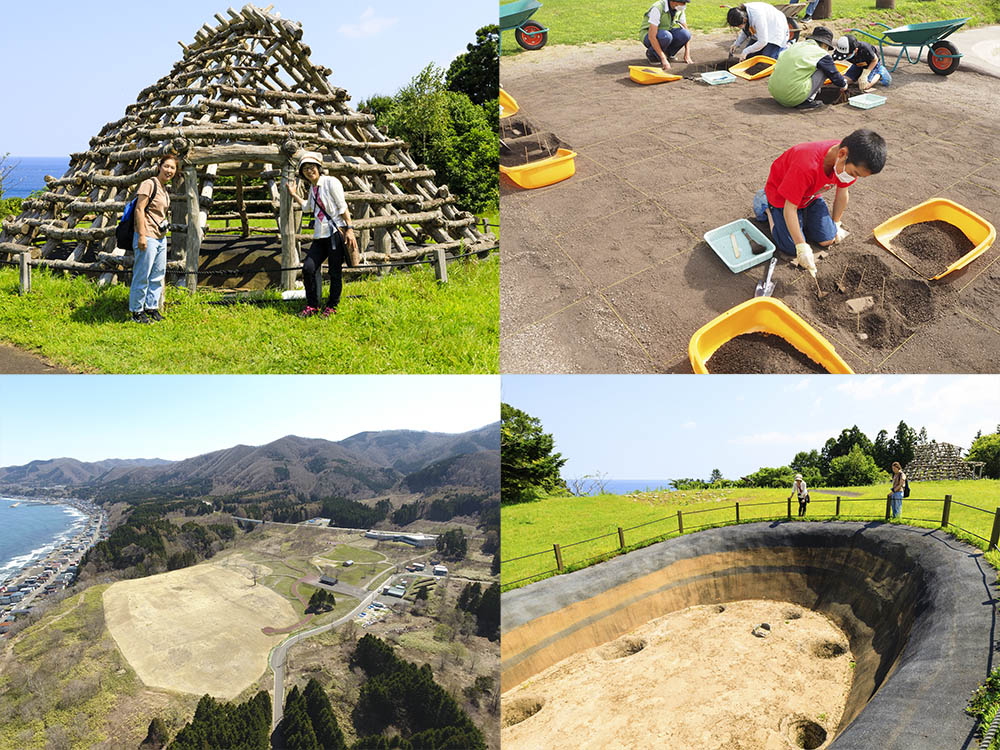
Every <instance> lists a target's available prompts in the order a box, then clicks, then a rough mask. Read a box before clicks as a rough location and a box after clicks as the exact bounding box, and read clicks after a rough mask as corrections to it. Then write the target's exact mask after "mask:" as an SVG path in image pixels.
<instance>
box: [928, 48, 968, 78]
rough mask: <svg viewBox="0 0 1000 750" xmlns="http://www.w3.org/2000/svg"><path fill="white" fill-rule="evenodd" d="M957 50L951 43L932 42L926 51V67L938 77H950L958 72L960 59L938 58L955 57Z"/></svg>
mask: <svg viewBox="0 0 1000 750" xmlns="http://www.w3.org/2000/svg"><path fill="white" fill-rule="evenodd" d="M957 54H958V48H957V47H956V46H955V45H954V44H952V43H951V42H943V41H942V42H934V44H932V45H931V46H930V48H929V49H928V50H927V65H928V66H930V69H931V70H933V71H934V72H935V73H937V74H938V75H939V76H950V75H951V74H952V73H954V72H955V71H956V70H958V61H959V60H961V59H962V58H960V57H939V55H957Z"/></svg>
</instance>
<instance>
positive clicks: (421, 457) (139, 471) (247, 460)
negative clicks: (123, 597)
mask: <svg viewBox="0 0 1000 750" xmlns="http://www.w3.org/2000/svg"><path fill="white" fill-rule="evenodd" d="M58 486H62V487H68V488H78V489H79V490H80V491H81V494H87V495H91V496H93V497H96V498H97V499H102V498H104V499H112V498H114V497H115V496H124V495H128V494H130V493H133V492H146V491H149V490H151V489H155V494H156V495H157V496H165V497H166V496H171V495H175V496H186V495H192V494H197V495H209V496H211V495H234V494H247V493H253V494H273V493H290V494H294V495H296V496H298V497H301V498H310V499H322V498H325V497H330V496H340V497H345V498H348V499H352V500H363V499H366V498H371V497H374V496H376V495H378V494H380V493H388V492H391V491H397V490H398V491H403V492H419V493H422V494H424V495H428V496H429V495H432V494H434V493H435V492H439V491H441V490H444V489H446V488H464V489H473V490H476V491H480V492H483V493H485V494H486V495H487V496H492V495H494V494H496V495H498V494H499V491H500V423H499V422H494V423H493V424H489V425H486V426H485V427H481V428H479V429H477V430H471V431H469V432H463V433H459V434H449V433H439V432H420V431H414V430H385V431H380V432H360V433H358V434H356V435H352V436H351V437H349V438H346V439H344V440H340V441H337V442H332V441H329V440H321V439H316V438H302V437H297V436H295V435H288V436H286V437H283V438H280V439H278V440H275V441H273V442H271V443H267V444H266V445H260V446H249V445H235V446H233V447H231V448H225V449H223V450H218V451H212V452H211V453H205V454H202V455H200V456H194V457H193V458H187V459H184V460H181V461H164V460H162V459H156V458H153V459H106V460H103V461H95V462H84V461H78V460H77V459H74V458H53V459H47V460H44V461H31V462H30V463H27V464H24V465H22V466H7V467H0V489H3V490H5V491H8V492H26V491H30V490H40V489H44V488H53V487H58Z"/></svg>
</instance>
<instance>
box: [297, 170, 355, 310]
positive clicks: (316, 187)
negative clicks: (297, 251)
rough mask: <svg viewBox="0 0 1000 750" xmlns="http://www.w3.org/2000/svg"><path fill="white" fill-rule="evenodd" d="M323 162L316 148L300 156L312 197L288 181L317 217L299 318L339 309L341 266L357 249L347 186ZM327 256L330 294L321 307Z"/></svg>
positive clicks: (302, 173) (301, 173)
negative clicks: (318, 278) (324, 168)
mask: <svg viewBox="0 0 1000 750" xmlns="http://www.w3.org/2000/svg"><path fill="white" fill-rule="evenodd" d="M322 166H323V162H322V160H321V159H320V155H319V154H317V153H314V152H306V153H305V154H303V155H302V157H301V158H300V159H299V177H301V178H303V179H304V180H305V181H306V182H307V183H308V191H309V198H308V199H306V200H302V199H301V198H300V197H299V195H298V192H297V188H298V185H296V184H292V183H286V186H287V188H288V193H289V195H291V196H292V198H293V199H294V200H295V201H297V202H298V204H299V205H300V206H301V207H302V210H303V211H311V212H312V213H313V214H314V216H315V217H316V221H315V227H314V229H313V242H312V245H311V246H310V248H309V252H308V253H307V254H306V259H305V261H304V262H303V263H302V277H303V281H304V283H305V287H306V306H305V309H304V310H302V312H300V313H299V317H300V318H308V317H310V316H312V315H316V314H317V313H319V314H320V316H321V317H323V318H329V317H330V316H331V315H332V314H334V313H336V312H337V305H338V304H340V293H341V291H342V289H343V279H342V277H341V267H342V266H343V265H344V262H345V260H347V259H348V252H350V253H351V255H352V256H353V255H354V254H355V253H357V250H358V241H357V239H356V238H355V237H354V229H353V228H352V227H351V216H350V213H349V212H348V209H347V201H346V200H344V188H343V186H342V185H341V184H340V180H338V179H337V178H336V177H331V176H329V175H324V174H323V173H322V172H321V171H320V170H321V169H322ZM345 243H346V247H345ZM327 259H329V268H330V297H329V299H328V300H327V303H326V307H325V308H324V309H323V310H322V311H320V309H319V293H318V291H317V285H316V275H317V274H318V273H321V271H320V267H321V266H322V265H323V261H324V260H327Z"/></svg>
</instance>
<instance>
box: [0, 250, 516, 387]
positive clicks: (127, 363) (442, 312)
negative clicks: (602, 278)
mask: <svg viewBox="0 0 1000 750" xmlns="http://www.w3.org/2000/svg"><path fill="white" fill-rule="evenodd" d="M499 269H500V263H499V258H498V256H497V255H496V254H494V255H492V256H491V257H490V258H489V259H488V260H485V261H478V262H463V261H459V262H456V263H453V264H451V265H449V267H448V278H449V282H448V283H447V284H444V285H439V284H438V283H437V282H436V281H435V279H434V273H433V271H432V270H431V269H430V268H428V267H420V268H419V270H415V271H413V272H409V273H392V274H390V275H388V276H385V277H382V278H371V279H367V280H362V281H357V282H352V283H350V284H347V285H345V288H344V298H343V301H342V303H341V306H340V310H339V313H338V314H337V315H336V317H334V318H331V319H330V320H322V319H320V318H318V317H314V318H310V319H308V320H300V319H299V318H297V317H296V315H295V313H297V312H298V310H299V309H300V308H301V307H302V305H303V302H302V301H295V302H284V301H282V300H281V298H280V295H279V293H278V292H277V291H272V292H265V293H262V296H263V299H260V300H257V301H254V302H236V303H235V304H218V303H219V302H220V300H221V299H222V295H221V294H219V293H213V292H198V293H197V294H194V295H191V294H188V293H187V292H185V291H184V290H183V289H180V288H177V287H173V286H170V287H168V288H167V307H166V311H165V314H166V316H167V320H166V321H164V322H163V323H157V324H154V325H137V324H133V323H131V322H128V318H127V307H128V304H127V300H128V288H127V287H125V286H123V285H115V286H113V287H103V288H102V287H98V286H97V285H96V284H95V283H93V282H90V281H88V280H86V279H84V278H81V277H75V278H72V277H67V276H64V275H63V274H61V273H58V272H57V273H50V272H48V271H45V270H41V269H35V270H34V271H33V273H32V292H31V294H29V295H25V296H23V297H21V296H18V294H17V270H16V269H13V268H3V269H0V340H2V341H5V342H8V343H11V344H14V345H16V346H19V347H23V348H25V349H28V350H31V351H34V352H37V353H39V354H42V355H44V356H46V357H48V358H49V359H51V360H53V361H55V362H57V363H58V364H60V365H63V366H65V367H68V368H70V369H74V370H80V371H83V372H99V373H126V374H131V373H260V374H268V373H390V372H395V373H398V372H406V373H496V372H497V371H498V368H499V343H498V342H499V294H498V289H499Z"/></svg>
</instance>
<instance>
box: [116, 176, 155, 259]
mask: <svg viewBox="0 0 1000 750" xmlns="http://www.w3.org/2000/svg"><path fill="white" fill-rule="evenodd" d="M156 183H157V180H155V179H154V180H153V192H152V194H151V195H150V196H149V200H148V201H147V202H146V211H147V212H148V211H149V204H150V203H152V202H153V199H154V198H155V197H156V189H157V185H156ZM138 200H139V196H138V195H137V196H136V197H135V198H133V199H132V200H130V201H129V202H128V203H126V204H125V210H124V211H123V212H122V218H121V221H119V222H118V226H117V227H115V247H117V248H120V249H122V250H131V249H132V236H133V235H134V234H135V204H136V202H137V201H138Z"/></svg>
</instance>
